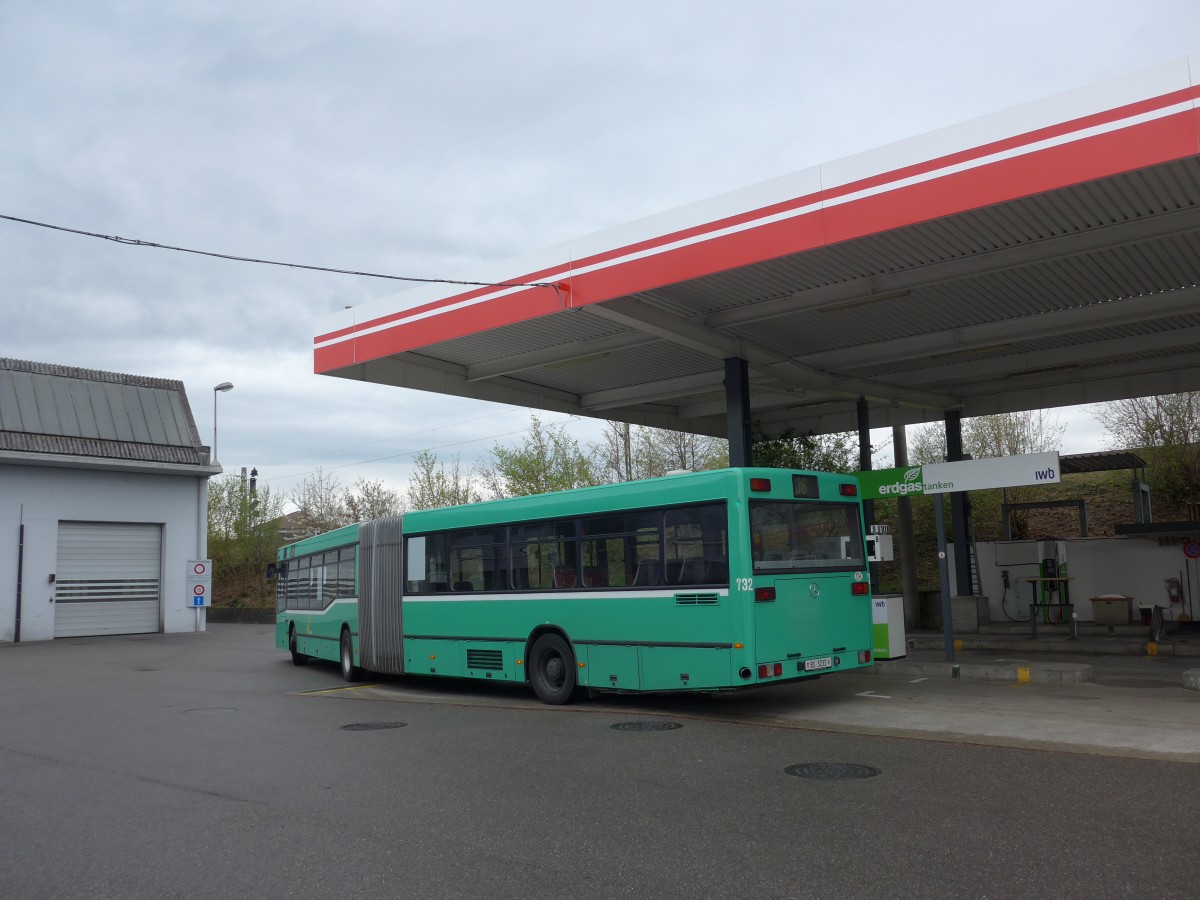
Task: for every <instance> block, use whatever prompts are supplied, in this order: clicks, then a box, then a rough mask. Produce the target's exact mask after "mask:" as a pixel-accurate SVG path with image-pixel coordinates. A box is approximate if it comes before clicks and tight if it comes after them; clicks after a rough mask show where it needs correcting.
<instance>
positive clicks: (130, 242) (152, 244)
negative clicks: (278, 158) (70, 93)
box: [0, 213, 563, 482]
mask: <svg viewBox="0 0 1200 900" xmlns="http://www.w3.org/2000/svg"><path fill="white" fill-rule="evenodd" d="M0 219H4V220H7V221H9V222H17V223H19V224H22V225H33V226H36V227H38V228H48V229H50V230H52V231H62V232H65V233H67V234H77V235H80V236H82V237H91V238H98V239H100V240H105V241H111V242H113V243H116V244H124V245H126V246H130V247H149V248H152V249H156V250H174V251H176V252H178V253H191V254H194V255H196V256H208V257H212V258H214V259H226V260H231V261H233V262H246V263H255V264H258V265H266V266H279V267H282V268H287V269H304V270H307V271H312V272H329V273H332V274H335V275H357V276H361V277H365V278H383V279H387V280H390V281H407V282H415V283H420V284H455V285H462V286H465V287H534V288H550V289H552V290H553V291H554V292H555V294H557V295H558V298H559V301H560V302H563V297H562V287H561V286H560V285H558V284H554V283H553V282H549V281H528V282H520V281H467V280H461V279H455V278H422V277H417V276H412V275H388V274H384V273H380V272H365V271H361V270H357V269H338V268H333V267H331V266H317V265H311V264H308V263H294V262H281V261H279V260H270V259H260V258H257V257H252V256H239V255H235V254H231V253H218V252H216V251H211V250H196V249H194V248H189V247H176V246H173V245H171V244H162V243H158V242H157V241H145V240H141V239H140V238H127V237H121V236H120V235H114V234H101V233H100V232H96V231H86V230H84V229H81V228H69V227H67V226H65V225H54V224H51V223H49V222H38V221H36V220H34V219H24V218H21V217H20V216H10V215H6V214H4V213H0ZM506 411H507V410H506ZM494 415H500V413H489V414H488V415H486V416H477V417H475V418H473V419H466V420H464V421H463V422H456V423H452V425H447V426H445V427H447V428H449V427H453V425H462V424H466V423H468V422H475V421H479V420H481V419H486V418H490V417H491V416H494ZM424 430H427V429H422V431H424ZM525 431H528V429H519V430H517V431H509V432H504V433H503V434H495V435H491V436H490V437H491V438H492V439H495V438H501V437H509V436H511V435H514V434H522V433H524V432H525ZM419 433H420V432H417V431H414V432H409V433H408V434H405V435H397V436H396V437H392V438H380V439H379V440H378V441H367V442H365V443H363V444H354V445H351V447H342V448H338V451H339V452H340V451H342V450H347V449H352V448H353V447H364V446H369V445H370V444H375V443H381V442H382V441H387V440H396V439H397V438H401V437H407V436H408V435H410V434H419ZM487 439H488V438H474V439H472V440H466V441H456V442H454V443H450V444H443V445H441V446H444V447H454V446H459V445H461V444H471V443H476V442H477V441H480V440H487ZM420 452H422V451H421V450H408V451H404V452H401V453H393V454H390V455H388V456H380V457H376V458H374V459H365V460H359V461H356V462H352V463H341V464H338V465H336V466H329V467H328V468H329V469H345V468H349V467H350V466H358V465H366V464H368V463H373V462H382V461H384V460H389V459H396V458H398V457H401V456H414V455H416V454H417V453H420ZM305 455H309V454H305ZM302 458H303V457H301V456H293V457H290V459H293V460H294V459H302ZM288 461H289V460H287V459H285V460H280V461H278V462H276V463H269V464H268V465H278V464H280V463H283V462H288ZM315 471H316V470H315V469H314V470H310V471H308V472H299V473H296V474H294V475H277V476H274V477H270V478H268V477H262V478H260V479H259V480H260V481H263V482H270V481H281V480H284V479H287V478H299V477H302V476H305V475H311V474H313V472H315Z"/></svg>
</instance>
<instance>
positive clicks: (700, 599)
mask: <svg viewBox="0 0 1200 900" xmlns="http://www.w3.org/2000/svg"><path fill="white" fill-rule="evenodd" d="M720 602H721V598H720V596H718V595H717V594H676V595H675V605H676V606H716V605H718V604H719V603H720Z"/></svg>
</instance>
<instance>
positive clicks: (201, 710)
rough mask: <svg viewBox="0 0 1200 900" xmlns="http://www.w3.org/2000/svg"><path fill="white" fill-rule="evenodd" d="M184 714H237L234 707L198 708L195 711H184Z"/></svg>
mask: <svg viewBox="0 0 1200 900" xmlns="http://www.w3.org/2000/svg"><path fill="white" fill-rule="evenodd" d="M184 712H185V713H193V714H195V715H197V716H220V715H224V714H225V713H233V712H237V707H236V706H198V707H196V708H195V709H185V710H184Z"/></svg>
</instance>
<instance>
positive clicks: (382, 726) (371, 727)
mask: <svg viewBox="0 0 1200 900" xmlns="http://www.w3.org/2000/svg"><path fill="white" fill-rule="evenodd" d="M407 724H408V723H407V722H352V723H351V724H349V725H343V726H342V731H385V730H387V729H388V728H403V727H404V726H405V725H407Z"/></svg>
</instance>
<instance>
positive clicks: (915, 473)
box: [858, 452, 1061, 500]
mask: <svg viewBox="0 0 1200 900" xmlns="http://www.w3.org/2000/svg"><path fill="white" fill-rule="evenodd" d="M1060 480H1061V470H1060V467H1059V462H1058V453H1057V452H1050V453H1024V454H1021V455H1019V456H1002V457H1000V458H998V459H971V460H964V461H963V462H949V463H935V464H934V465H930V466H905V467H903V468H899V469H875V470H872V471H867V472H859V473H858V481H859V485H860V487H861V490H862V498H863V499H864V500H877V499H881V498H884V497H906V496H912V495H914V494H948V493H950V492H951V491H980V490H986V489H988V488H1005V487H1019V486H1020V485H1026V484H1057V483H1058V482H1059V481H1060Z"/></svg>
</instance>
